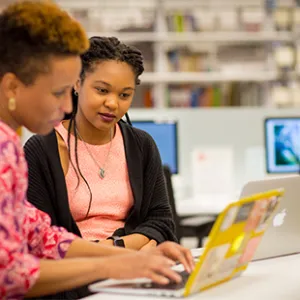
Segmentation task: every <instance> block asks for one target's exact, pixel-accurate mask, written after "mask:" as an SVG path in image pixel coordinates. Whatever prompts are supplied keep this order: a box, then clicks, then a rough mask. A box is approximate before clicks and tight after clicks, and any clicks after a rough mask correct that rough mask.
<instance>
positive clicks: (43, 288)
mask: <svg viewBox="0 0 300 300" xmlns="http://www.w3.org/2000/svg"><path fill="white" fill-rule="evenodd" d="M100 266H101V267H100ZM106 277H107V270H106V268H105V264H103V258H99V259H95V258H94V259H89V258H79V259H63V260H60V261H55V260H41V261H40V276H39V278H38V280H37V282H36V283H35V285H34V286H33V287H32V288H31V289H30V290H29V291H28V293H27V294H26V296H25V297H26V298H27V297H41V296H44V295H49V294H56V293H59V292H62V291H66V290H70V289H73V288H76V287H79V286H82V285H85V284H88V283H91V282H93V281H96V280H100V279H102V278H106Z"/></svg>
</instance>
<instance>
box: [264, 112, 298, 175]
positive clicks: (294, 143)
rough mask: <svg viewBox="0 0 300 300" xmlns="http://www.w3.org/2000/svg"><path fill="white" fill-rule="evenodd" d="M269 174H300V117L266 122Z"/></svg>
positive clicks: (267, 120) (268, 119)
mask: <svg viewBox="0 0 300 300" xmlns="http://www.w3.org/2000/svg"><path fill="white" fill-rule="evenodd" d="M265 148H266V167H267V173H299V171H300V117H299V118H298V117H286V118H267V119H266V120H265Z"/></svg>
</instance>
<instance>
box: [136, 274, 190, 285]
mask: <svg viewBox="0 0 300 300" xmlns="http://www.w3.org/2000/svg"><path fill="white" fill-rule="evenodd" d="M177 273H178V274H179V275H180V276H181V279H182V280H181V282H179V283H177V282H175V281H170V283H168V284H158V283H155V282H147V283H142V284H140V285H139V288H143V289H164V290H180V289H182V288H184V286H185V284H186V282H187V280H188V278H189V276H190V273H188V272H187V271H181V272H177Z"/></svg>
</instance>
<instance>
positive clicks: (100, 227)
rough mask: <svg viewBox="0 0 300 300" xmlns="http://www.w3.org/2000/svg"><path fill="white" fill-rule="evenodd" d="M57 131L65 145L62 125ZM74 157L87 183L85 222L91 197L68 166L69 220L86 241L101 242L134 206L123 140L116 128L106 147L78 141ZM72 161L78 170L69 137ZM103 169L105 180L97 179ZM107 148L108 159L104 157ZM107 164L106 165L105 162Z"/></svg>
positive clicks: (73, 144)
mask: <svg viewBox="0 0 300 300" xmlns="http://www.w3.org/2000/svg"><path fill="white" fill-rule="evenodd" d="M55 129H56V131H57V132H58V133H59V134H60V135H61V137H62V138H63V140H64V142H65V143H66V145H67V144H68V143H67V139H68V131H67V129H66V128H65V127H64V126H63V124H62V123H61V124H60V125H59V126H57V127H56V128H55ZM77 141H78V144H77V147H78V148H77V154H78V161H79V167H80V170H81V173H82V174H83V176H84V177H85V179H86V180H87V182H88V184H89V186H90V189H91V192H92V205H91V209H90V212H89V216H88V218H85V217H86V213H87V211H88V206H89V201H90V193H89V190H88V188H87V185H86V184H85V183H84V181H83V179H82V178H80V182H79V185H78V187H77V183H78V179H77V176H76V173H75V170H74V168H73V167H72V165H71V163H70V164H69V169H68V172H67V174H66V184H67V189H68V196H69V205H70V209H71V213H72V216H73V218H74V220H75V221H76V223H77V226H78V228H79V230H80V232H81V234H82V236H83V238H85V239H89V240H103V239H106V238H107V237H109V236H111V235H112V234H113V232H114V231H115V230H116V229H118V228H122V227H124V221H125V219H126V217H127V216H128V214H129V211H130V209H131V208H132V205H133V195H132V190H131V186H130V182H129V177H128V169H127V162H126V157H125V149H124V143H123V136H122V133H121V130H120V128H119V126H118V125H117V126H116V133H115V136H114V138H113V140H112V144H111V148H110V143H108V144H105V145H90V144H87V143H86V145H85V144H84V143H83V142H82V141H81V140H80V139H79V138H78V139H77ZM70 147H71V160H72V162H73V164H74V166H75V167H76V168H77V165H76V160H75V151H74V149H75V138H74V136H73V135H71V138H70ZM86 147H88V149H89V152H90V153H91V154H92V156H93V158H94V159H95V160H96V161H97V162H98V165H99V166H100V167H105V177H104V178H103V179H101V178H100V176H99V166H98V165H96V164H95V162H94V160H93V158H92V157H91V156H90V154H89V152H88V151H87V148H86ZM109 148H110V153H109V156H108V157H107V154H108V151H109ZM106 159H107V161H106V162H105V160H106Z"/></svg>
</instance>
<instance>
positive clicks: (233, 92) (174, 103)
mask: <svg viewBox="0 0 300 300" xmlns="http://www.w3.org/2000/svg"><path fill="white" fill-rule="evenodd" d="M141 89H142V90H140V92H139V94H138V95H136V97H135V98H136V99H135V100H134V101H133V107H145V108H152V107H155V99H154V95H153V90H152V88H151V87H150V86H147V87H145V86H144V87H141ZM265 101H266V95H265V87H264V86H263V85H261V84H259V83H222V84H212V85H208V86H199V85H170V86H169V87H168V88H167V89H166V98H165V103H166V107H195V108H196V107H224V106H262V105H265V104H266V103H265Z"/></svg>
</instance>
